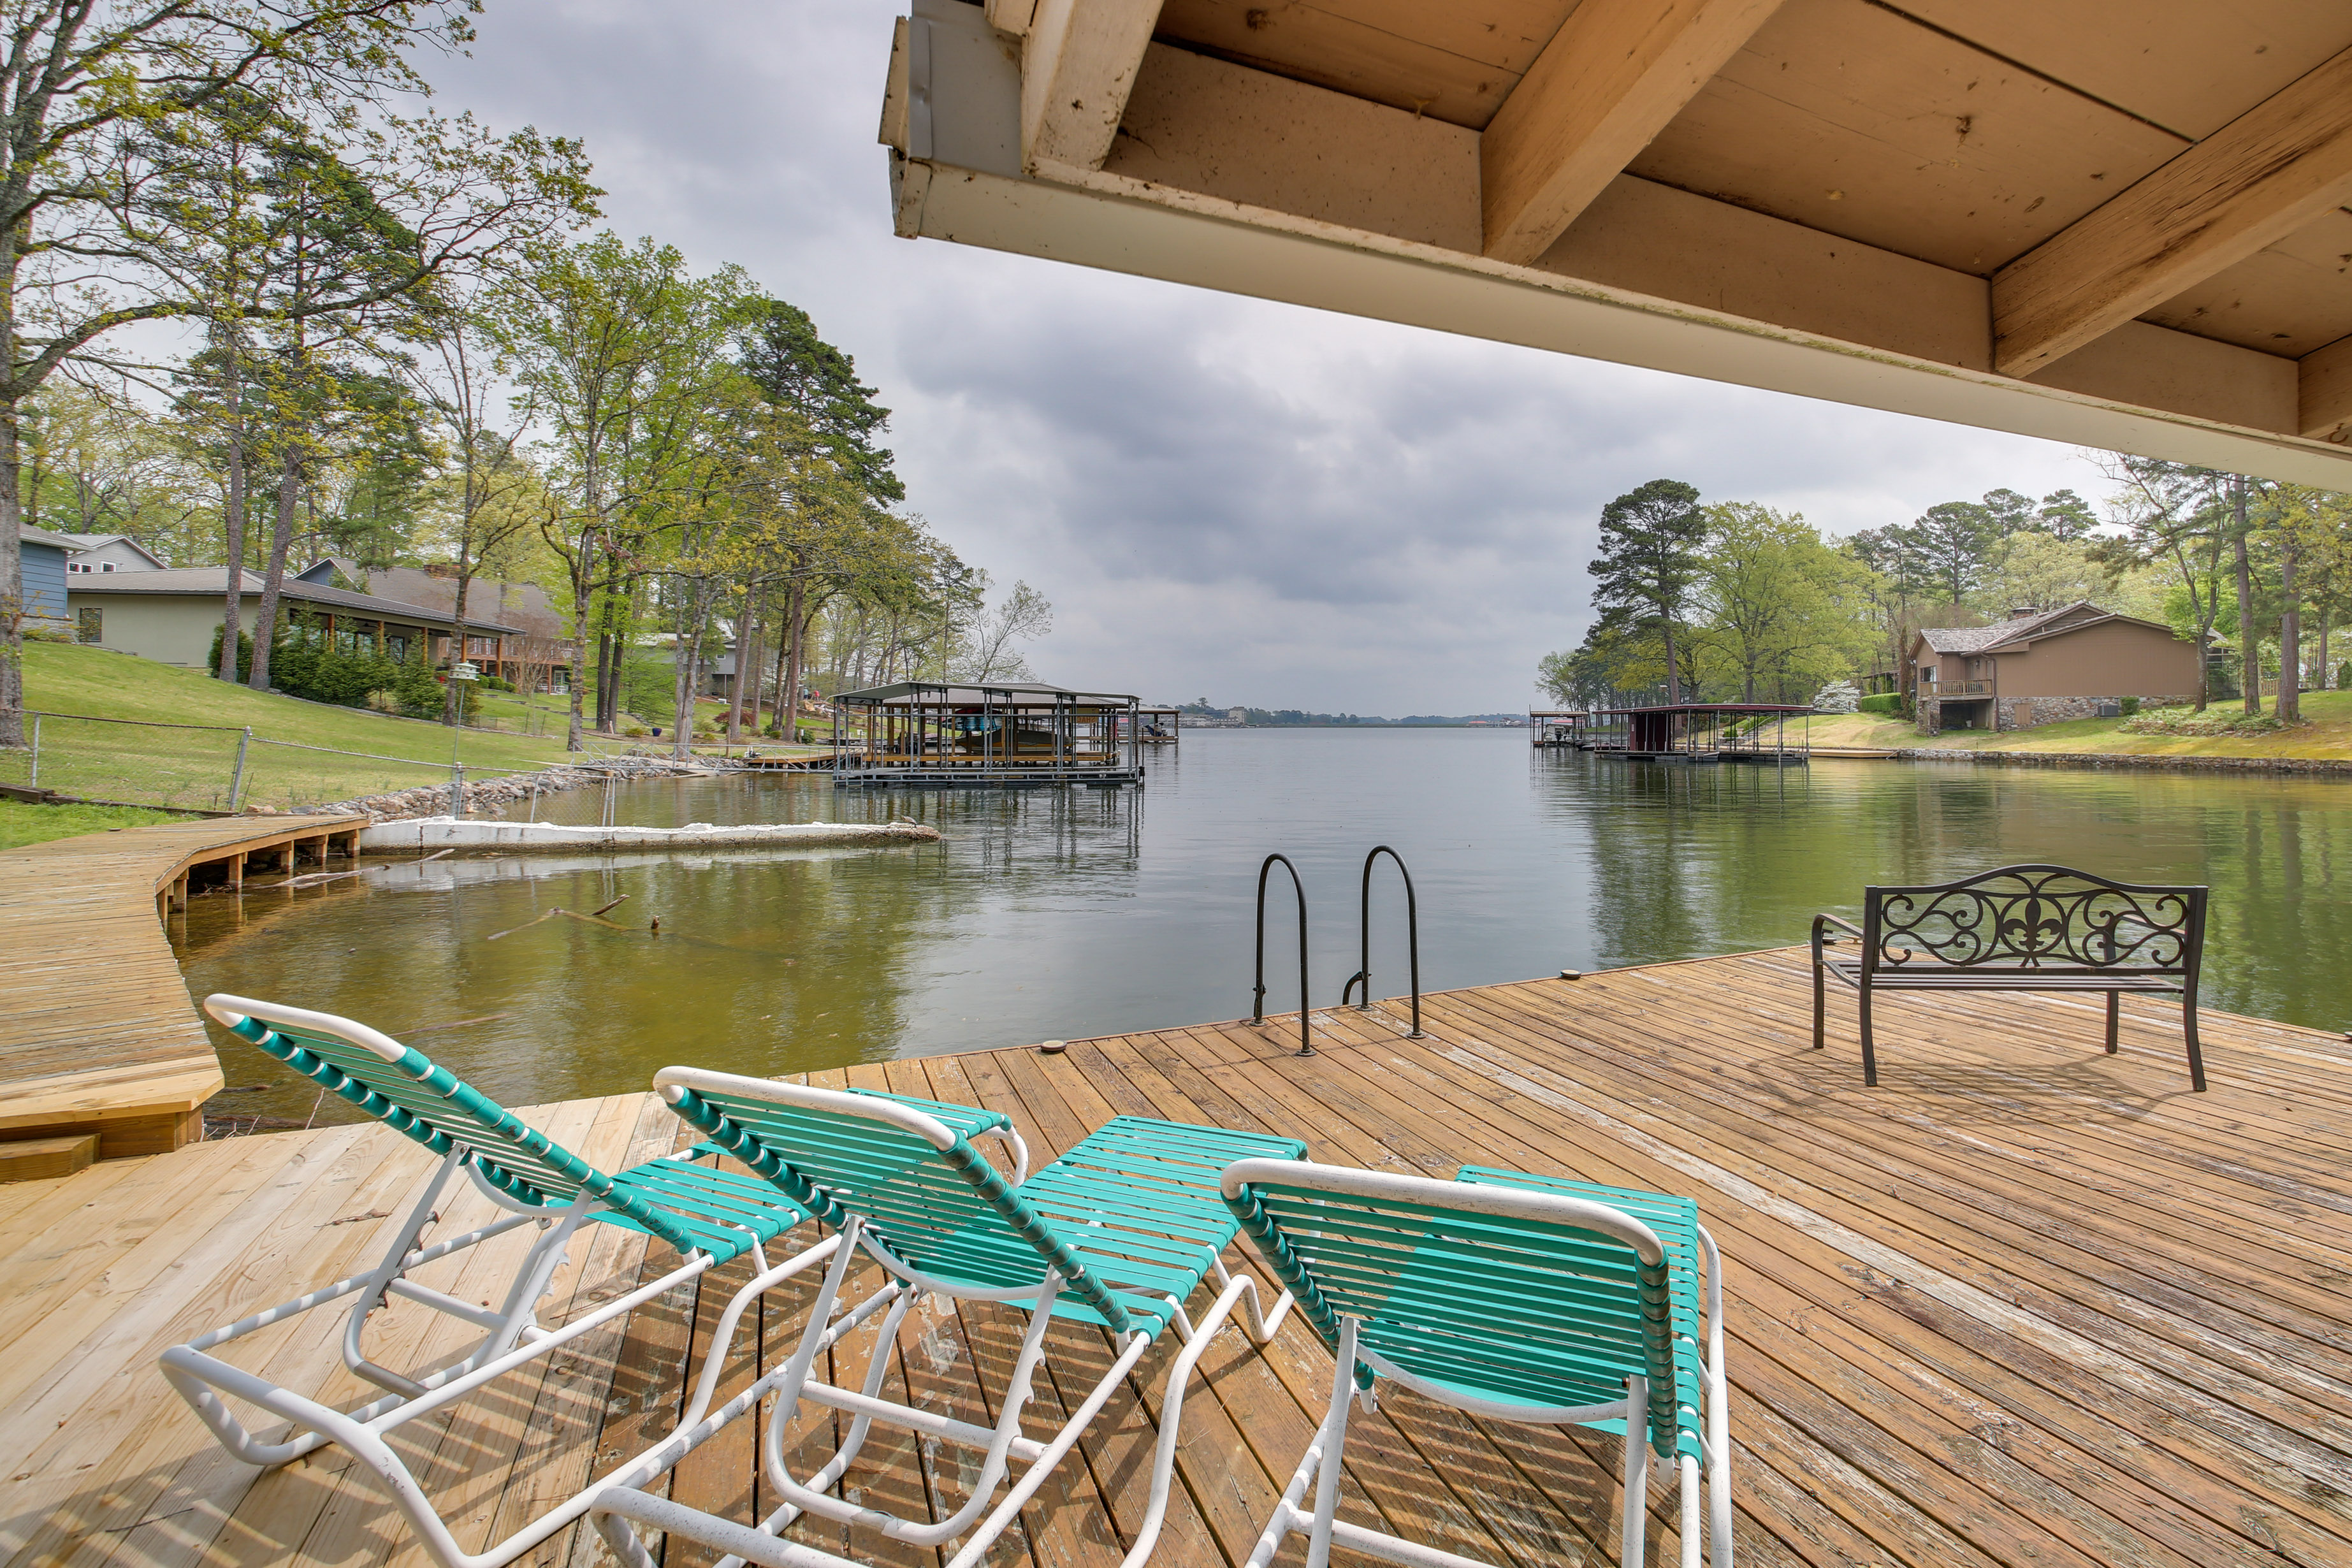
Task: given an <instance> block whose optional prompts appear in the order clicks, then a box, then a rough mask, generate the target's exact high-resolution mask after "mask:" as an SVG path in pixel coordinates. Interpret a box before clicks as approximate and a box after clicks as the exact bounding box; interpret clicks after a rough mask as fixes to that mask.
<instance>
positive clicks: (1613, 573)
mask: <svg viewBox="0 0 2352 1568" xmlns="http://www.w3.org/2000/svg"><path fill="white" fill-rule="evenodd" d="M1705 539H1706V514H1705V513H1704V512H1702V511H1701V510H1699V504H1698V491H1697V490H1696V489H1694V488H1692V487H1691V486H1689V485H1686V484H1684V483H1683V482H1682V481H1681V480H1679V479H1652V480H1651V481H1650V482H1649V483H1648V484H1645V485H1643V486H1642V487H1641V488H1640V489H1633V490H1628V491H1626V492H1625V493H1624V494H1623V495H1622V496H1619V497H1618V498H1617V499H1616V500H1612V501H1611V502H1610V503H1609V504H1608V505H1607V506H1605V507H1602V508H1601V555H1600V559H1598V560H1596V561H1593V562H1591V563H1588V564H1587V565H1586V568H1585V570H1587V571H1588V572H1591V574H1592V575H1593V576H1595V577H1597V578H1599V579H1600V582H1599V584H1598V585H1597V586H1595V587H1594V589H1593V591H1592V604H1593V607H1594V608H1596V609H1598V610H1600V611H1601V619H1602V620H1603V621H1604V622H1608V623H1610V624H1611V625H1612V626H1618V627H1636V626H1638V627H1644V628H1647V627H1654V628H1655V629H1656V630H1657V632H1658V634H1659V637H1660V638H1661V641H1662V644H1663V647H1664V653H1665V681H1666V700H1667V701H1669V702H1677V701H1680V700H1682V684H1681V671H1680V668H1679V667H1678V665H1677V664H1676V662H1675V617H1676V616H1678V615H1680V614H1681V612H1682V607H1683V602H1684V600H1685V598H1687V597H1688V596H1689V594H1690V590H1691V584H1693V583H1695V582H1696V581H1697V578H1698V573H1699V545H1700V544H1701V542H1704V540H1705Z"/></svg>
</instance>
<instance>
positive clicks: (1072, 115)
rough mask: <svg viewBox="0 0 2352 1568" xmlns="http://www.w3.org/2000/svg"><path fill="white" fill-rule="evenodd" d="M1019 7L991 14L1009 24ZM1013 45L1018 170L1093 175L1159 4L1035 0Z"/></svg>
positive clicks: (1115, 129) (1155, 1) (1114, 128)
mask: <svg viewBox="0 0 2352 1568" xmlns="http://www.w3.org/2000/svg"><path fill="white" fill-rule="evenodd" d="M1020 9H1022V7H1017V6H997V7H992V17H991V19H992V20H994V19H995V16H994V15H993V13H998V12H1001V13H1005V14H1006V15H1007V19H1008V20H1013V19H1017V16H1016V15H1015V14H1017V12H1018V11H1019V10H1020ZM1028 10H1029V14H1028V16H1027V24H1028V25H1027V31H1026V32H1025V34H1024V36H1023V38H1022V45H1021V162H1022V164H1023V166H1024V168H1026V169H1028V170H1030V171H1031V172H1032V173H1034V172H1035V171H1036V169H1037V168H1038V167H1039V166H1040V165H1041V164H1049V163H1058V164H1061V165H1064V166H1066V167H1070V168H1077V169H1098V168H1100V167H1102V161H1103V158H1104V156H1105V155H1106V154H1108V153H1109V152H1110V143H1111V138H1112V137H1114V136H1116V135H1117V134H1118V121H1119V116H1120V115H1121V114H1123V113H1125V112H1126V110H1127V95H1128V94H1129V92H1130V91H1132V90H1134V88H1135V73H1136V68H1138V67H1139V66H1140V65H1142V63H1143V51H1144V49H1145V48H1146V47H1149V46H1150V42H1151V29H1152V26H1154V24H1156V23H1157V22H1158V21H1159V20H1160V0H1035V5H1034V7H1031V8H1028Z"/></svg>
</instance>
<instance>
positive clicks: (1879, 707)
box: [1855, 691, 1903, 719]
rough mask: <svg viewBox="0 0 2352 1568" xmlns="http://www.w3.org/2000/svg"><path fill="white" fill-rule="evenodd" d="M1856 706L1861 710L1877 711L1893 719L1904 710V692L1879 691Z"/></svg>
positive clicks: (1866, 711)
mask: <svg viewBox="0 0 2352 1568" xmlns="http://www.w3.org/2000/svg"><path fill="white" fill-rule="evenodd" d="M1855 708H1856V710H1857V711H1859V712H1864V713H1877V714H1881V715H1883V716H1885V717H1886V718H1889V719H1892V718H1895V717H1896V716H1898V715H1899V714H1901V713H1902V711H1903V694H1902V693H1901V692H1899V691H1881V692H1877V693H1875V694H1874V695H1872V696H1869V697H1865V698H1864V699H1863V700H1861V701H1860V702H1859V703H1857V704H1856V705H1855Z"/></svg>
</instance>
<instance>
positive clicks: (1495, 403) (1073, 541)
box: [430, 0, 2100, 716]
mask: <svg viewBox="0 0 2352 1568" xmlns="http://www.w3.org/2000/svg"><path fill="white" fill-rule="evenodd" d="M900 9H901V6H900V5H898V4H897V3H896V0H696V3H695V4H693V5H647V4H645V3H644V0H490V5H489V10H488V15H487V16H484V17H483V18H482V20H481V38H480V41H479V42H478V44H477V45H476V47H475V48H474V50H473V54H472V57H471V58H467V59H453V60H448V61H444V62H438V63H436V64H434V65H432V66H431V67H430V73H431V74H432V76H433V77H434V79H435V80H436V83H437V84H438V86H439V89H440V94H441V97H440V102H441V106H442V107H443V108H444V109H446V110H455V109H459V108H465V109H471V110H475V111H476V112H477V113H478V114H480V115H481V116H483V117H484V118H485V119H486V120H488V121H490V122H491V123H492V124H493V125H496V126H498V127H500V128H502V129H511V128H513V127H516V126H520V125H522V124H526V123H527V124H533V125H537V126H538V127H539V128H540V129H541V130H542V131H546V132H560V133H563V134H567V135H576V136H580V137H583V138H584V139H585V140H586V142H587V144H588V150H589V153H590V154H591V155H592V156H593V158H594V160H595V163H596V166H597V174H598V180H599V183H600V184H603V185H604V186H605V187H606V189H607V190H608V191H609V192H610V195H608V196H607V198H606V200H605V203H604V207H605V212H606V215H607V217H608V220H609V222H610V223H611V225H612V226H614V228H616V229H617V230H619V231H620V232H621V233H623V234H625V235H628V236H636V235H640V234H650V235H653V236H655V237H657V238H659V239H662V240H666V241H668V242H670V243H672V244H675V245H677V246H678V247H680V248H681V249H683V250H684V251H685V252H686V253H687V255H688V257H689V258H691V259H692V260H693V262H694V264H695V265H696V267H697V268H699V269H706V270H707V269H709V268H714V267H717V266H719V265H720V264H722V263H726V262H735V263H738V264H740V265H741V266H743V267H744V268H748V269H749V270H750V271H751V274H752V275H753V276H754V277H755V278H756V279H758V280H759V281H760V282H761V284H762V285H763V286H764V287H765V288H767V289H769V290H770V291H771V292H772V293H775V294H779V295H781V296H782V297H784V298H786V299H789V300H793V302H795V303H797V304H799V305H800V306H802V307H803V309H805V310H808V311H809V312H810V314H811V315H813V316H814V318H815V320H816V322H817V325H818V328H819V330H820V331H823V332H824V334H825V335H826V337H828V338H829V339H831V340H832V341H833V342H835V343H837V344H839V345H840V346H841V347H842V348H843V349H845V351H847V352H848V353H851V354H853V355H855V356H856V361H857V364H858V368H859V371H860V373H861V374H863V375H864V376H865V378H866V380H867V381H869V382H871V383H873V384H877V385H878V386H879V387H880V388H881V392H882V397H881V401H882V402H883V403H884V404H885V405H887V406H888V407H890V408H891V409H892V410H893V411H894V413H893V417H892V420H891V429H890V444H891V446H892V447H893V448H894V449H895V450H896V451H897V452H898V466H899V472H900V473H901V474H902V475H903V476H904V477H905V479H907V482H908V505H909V506H910V507H912V508H913V509H914V510H918V511H919V512H921V513H922V514H923V515H924V516H925V517H927V518H928V519H929V521H930V522H931V525H932V526H933V528H934V529H935V530H936V531H938V532H939V534H940V536H941V537H942V538H943V539H945V540H946V541H947V542H949V543H950V545H951V546H953V547H954V548H955V549H956V551H957V552H959V553H961V555H962V556H963V558H964V559H965V560H967V561H969V562H971V563H974V564H976V565H979V566H982V567H984V568H986V569H987V570H988V571H989V572H990V573H992V574H993V575H994V576H995V577H996V578H997V580H998V581H999V582H1000V583H1006V584H1009V583H1011V582H1013V581H1014V580H1015V579H1025V580H1026V581H1028V582H1029V583H1031V584H1034V585H1035V586H1036V587H1037V588H1038V589H1039V590H1040V591H1042V592H1043V593H1044V594H1045V595H1046V596H1047V597H1049V598H1050V599H1052V600H1053V602H1054V605H1055V630H1054V633H1053V635H1052V636H1051V637H1049V638H1047V639H1045V641H1043V642H1041V643H1039V644H1037V645H1035V646H1034V647H1033V648H1032V649H1031V650H1030V662H1031V663H1032V665H1033V666H1034V668H1036V671H1037V673H1038V674H1039V676H1040V677H1041V678H1043V679H1047V680H1053V681H1056V682H1059V683H1061V684H1065V685H1072V686H1090V687H1094V688H1097V689H1105V688H1108V689H1113V690H1129V691H1137V692H1140V693H1142V694H1143V695H1145V696H1146V697H1148V698H1150V699H1153V700H1176V699H1190V698H1192V697H1198V696H1206V697H1208V698H1210V699H1211V700H1213V701H1215V702H1217V703H1219V704H1221V705H1223V704H1231V703H1248V704H1252V705H1255V706H1260V707H1268V708H1275V707H1281V708H1306V709H1310V710H1329V711H1342V710H1345V711H1352V712H1360V713H1382V714H1388V715H1392V716H1393V715H1397V714H1402V713H1408V712H1413V713H1430V712H1437V713H1464V712H1486V711H1501V710H1512V709H1521V708H1524V707H1526V706H1527V705H1528V701H1529V700H1530V699H1531V698H1532V697H1533V695H1534V688H1533V683H1532V682H1533V670H1534V668H1535V663H1536V660H1537V659H1538V658H1540V657H1541V656H1542V655H1543V654H1544V653H1545V652H1546V651H1548V650H1549V649H1552V648H1555V647H1570V646H1573V645H1574V644H1575V643H1576V641H1577V640H1578V639H1579V638H1580V637H1581V636H1582V635H1583V629H1584V626H1585V625H1586V623H1587V621H1588V620H1589V618H1590V610H1589V608H1588V606H1587V605H1586V599H1585V584H1587V583H1588V582H1589V581H1590V579H1589V577H1588V575H1587V574H1586V572H1585V570H1584V565H1585V563H1586V561H1587V560H1588V559H1590V557H1591V547H1592V541H1593V536H1594V532H1595V520H1596V518H1597V516H1598V513H1599V511H1600V509H1601V504H1602V503H1603V502H1604V501H1605V500H1608V499H1609V498H1610V497H1611V496H1612V495H1616V494H1618V493H1620V492H1621V491H1623V490H1626V489H1631V488H1633V486H1635V485H1638V484H1641V483H1642V482H1643V481H1644V480H1648V479H1657V478H1662V477H1663V478H1674V479H1685V480H1688V481H1689V482H1690V483H1692V484H1695V485H1696V486H1697V487H1698V488H1699V489H1700V491H1701V492H1702V494H1703V495H1704V496H1706V498H1707V499H1708V500H1754V501H1762V502H1764V503H1766V504H1768V505H1770V506H1774V507H1780V508H1786V509H1790V510H1798V511H1801V512H1802V513H1804V515H1805V516H1806V517H1807V518H1809V519H1811V521H1813V522H1815V523H1816V524H1819V525H1820V526H1822V528H1824V529H1826V530H1828V531H1832V532H1839V533H1843V532H1850V531H1853V530H1854V529H1857V528H1867V527H1874V526H1876V525H1878V524H1881V523H1885V522H1900V521H1909V520H1910V519H1911V518H1912V517H1914V516H1916V514H1917V513H1918V512H1919V511H1921V510H1924V509H1925V508H1926V507H1927V506H1929V505H1931V504H1933V503H1935V502H1937V501H1940V500H1954V499H1970V498H1974V497H1975V496H1977V495H1979V494H1981V493H1982V492H1984V491H1985V490H1988V489H1994V488H1996V487H1998V486H2004V485H2005V486H2008V487H2009V488H2011V489H2019V490H2023V491H2025V492H2027V493H2029V494H2032V495H2041V494H2043V493H2045V492H2047V491H2049V490H2052V489H2057V488H2059V487H2061V486H2068V487H2072V488H2074V489H2078V490H2081V491H2083V492H2084V494H2086V495H2091V496H2093V497H2094V498H2095V497H2096V496H2097V494H2098V493H2099V489H2100V481H2099V477H2098V474H2097V472H2096V471H2095V469H2094V468H2092V467H2091V465H2090V464H2089V463H2088V462H2087V461H2086V460H2085V459H2084V458H2083V457H2081V456H2080V455H2078V454H2077V453H2076V452H2075V451H2074V450H2073V449H2072V448H2068V447H2059V446H2054V445H2053V444H2051V443H2048V442H2042V441H2034V440H2031V439H2027V438H2025V437H2012V436H2003V435H1995V434H1992V433H1990V432H1985V431H1978V430H1969V429H1964V428H1961V427H1958V426H1945V425H1936V424H1931V423H1928V422H1927V421H1925V420H1918V419H1911V418H1906V417H1903V416H1896V415H1891V414H1879V413H1874V412H1864V411H1861V410H1856V409H1850V408H1843V407H1839V406H1836V405H1831V404H1826V403H1812V402H1807V401H1804V400H1801V399H1799V398H1794V397H1789V396H1783V395H1778V394H1773V393H1766V392H1752V391H1747V390H1744V389H1741V388H1737V387H1729V386H1718V385H1716V384H1711V383H1706V382H1699V381H1685V380H1681V379H1678V378H1675V377H1673V376H1669V375H1664V374H1658V373H1655V372H1651V371H1643V370H1633V369H1628V368H1625V367H1622V366H1618V365H1611V364H1603V363H1596V362H1591V361H1586V360H1577V359H1568V358H1563V357H1560V356H1559V355H1552V354H1543V353H1536V352H1534V351H1532V350H1527V349H1517V348H1507V347H1500V346H1497V345H1495V344H1491V343H1484V342H1473V341H1470V340H1467V339H1461V338H1451V337H1446V336H1443V335H1440V334H1437V333H1434V332H1429V331H1421V330H1418V329H1412V328H1405V327H1397V326H1391V325H1388V324H1385V323H1381V322H1376V321H1358V320H1355V319H1353V318H1349V317H1345V316H1337V315H1325V314H1319V313H1317V312H1314V311H1310V310H1302V309H1297V308H1295V307H1291V306H1286V305H1273V304H1266V303H1264V302H1261V301H1258V300H1243V299H1235V298H1231V297H1228V296H1224V295H1220V294H1210V293H1203V292H1201V291H1198V290H1195V289H1186V288H1181V287H1179V286H1176V285H1173V284H1167V283H1158V282H1151V281H1147V280H1142V279H1129V278H1123V277H1118V276H1115V275H1113V274H1110V273H1105V272H1093V271H1087V270H1084V269H1081V268H1074V267H1070V266H1067V265H1064V264H1061V263H1055V262H1047V261H1038V260H1033V259H1030V258H1024V257H1017V256H1004V255H998V254H996V253H994V252H991V251H984V250H979V249H974V248H971V247H964V246H957V245H950V244H947V243H944V242H940V241H935V240H921V241H908V240H902V239H898V238H896V237H893V236H892V234H891V232H890V216H889V205H888V187H887V176H886V173H885V154H884V153H883V151H882V149H881V148H880V147H879V146H878V145H877V143H876V142H875V128H876V124H877V120H878V118H879V114H880V107H881V100H882V78H883V68H884V65H885V63H886V61H887V56H888V52H889V38H890V26H891V19H892V17H893V16H896V15H897V14H898V12H899V11H900Z"/></svg>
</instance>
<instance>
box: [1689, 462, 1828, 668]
mask: <svg viewBox="0 0 2352 1568" xmlns="http://www.w3.org/2000/svg"><path fill="white" fill-rule="evenodd" d="M1705 515H1706V548H1705V550H1704V551H1703V552H1702V553H1701V555H1700V558H1699V572H1698V577H1697V581H1696V584H1695V585H1694V587H1693V590H1692V595H1691V601H1690V602H1691V609H1692V615H1693V625H1692V628H1691V632H1690V645H1691V648H1692V658H1691V661H1690V663H1691V668H1692V669H1693V671H1694V672H1695V673H1696V675H1697V676H1698V678H1699V681H1700V686H1701V689H1702V690H1703V691H1704V692H1705V693H1706V695H1709V696H1716V697H1724V698H1738V699H1739V700H1743V701H1763V700H1778V701H1784V702H1801V701H1804V700H1806V699H1807V698H1808V697H1809V696H1810V695H1811V694H1812V693H1814V692H1816V691H1818V690H1820V689H1822V687H1823V685H1824V684H1825V683H1829V682H1833V681H1836V680H1839V679H1844V678H1845V677H1846V676H1848V675H1850V674H1851V673H1852V672H1853V669H1854V668H1855V667H1856V666H1857V665H1858V664H1859V663H1860V662H1861V660H1862V658H1863V657H1864V654H1865V652H1866V651H1867V647H1868V645H1869V642H1870V640H1871V636H1872V634H1871V629H1870V626H1869V624H1868V620H1867V616H1866V604H1865V600H1864V595H1863V593H1862V583H1861V576H1862V574H1861V571H1860V569H1859V568H1857V567H1856V566H1855V565H1854V563H1853V562H1852V561H1851V560H1850V559H1848V558H1847V557H1845V556H1843V555H1841V554H1839V553H1838V552H1835V551H1833V550H1832V549H1830V548H1829V547H1828V546H1827V545H1825V544H1823V543H1822V539H1821V536H1820V535H1819V534H1818V533H1816V532H1814V531H1813V530H1812V528H1811V526H1810V525H1808V524H1807V523H1806V521H1805V520H1804V519H1803V518H1801V517H1798V516H1794V515H1791V514H1787V513H1782V512H1776V511H1773V510H1770V509H1769V508H1768V507H1761V506H1756V505H1753V504H1750V503H1748V502H1738V501H1736V502H1732V503H1729V504H1727V505H1720V506H1712V507H1708V508H1706V513H1705Z"/></svg>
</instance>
